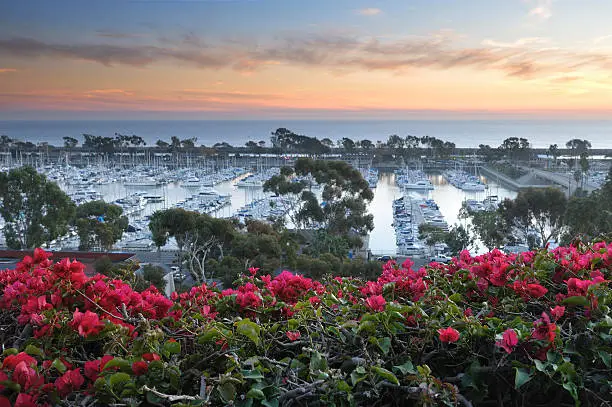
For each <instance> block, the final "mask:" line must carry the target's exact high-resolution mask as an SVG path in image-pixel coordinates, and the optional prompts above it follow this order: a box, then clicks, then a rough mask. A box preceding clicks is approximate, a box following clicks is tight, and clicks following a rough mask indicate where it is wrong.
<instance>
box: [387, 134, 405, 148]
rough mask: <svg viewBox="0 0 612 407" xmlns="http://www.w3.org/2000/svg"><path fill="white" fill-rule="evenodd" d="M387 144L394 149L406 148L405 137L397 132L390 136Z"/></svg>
mask: <svg viewBox="0 0 612 407" xmlns="http://www.w3.org/2000/svg"><path fill="white" fill-rule="evenodd" d="M387 146H388V147H389V148H391V149H394V150H402V149H403V148H404V139H403V138H401V137H400V136H398V135H397V134H393V135H391V136H389V139H388V140H387Z"/></svg>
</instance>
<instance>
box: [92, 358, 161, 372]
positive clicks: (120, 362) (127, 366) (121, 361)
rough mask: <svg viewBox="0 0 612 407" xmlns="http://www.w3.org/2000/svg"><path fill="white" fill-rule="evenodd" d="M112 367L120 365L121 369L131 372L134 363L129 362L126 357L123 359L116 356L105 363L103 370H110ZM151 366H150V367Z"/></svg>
mask: <svg viewBox="0 0 612 407" xmlns="http://www.w3.org/2000/svg"><path fill="white" fill-rule="evenodd" d="M112 367H118V368H119V369H120V370H122V371H125V372H131V371H132V364H131V363H130V362H128V361H127V360H125V359H121V358H114V359H111V360H109V361H108V362H107V363H106V364H105V365H104V369H102V370H108V369H110V368H112ZM150 367H151V366H149V368H150Z"/></svg>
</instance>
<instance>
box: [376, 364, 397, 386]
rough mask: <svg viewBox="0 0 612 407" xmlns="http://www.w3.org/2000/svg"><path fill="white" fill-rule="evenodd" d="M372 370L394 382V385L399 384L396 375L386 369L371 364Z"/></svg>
mask: <svg viewBox="0 0 612 407" xmlns="http://www.w3.org/2000/svg"><path fill="white" fill-rule="evenodd" d="M372 370H373V371H374V373H376V374H377V375H378V376H380V377H381V378H383V379H385V380H387V381H388V382H391V383H393V384H395V385H396V386H399V380H398V379H397V377H396V376H395V375H394V374H393V373H391V372H390V371H388V370H387V369H385V368H382V367H378V366H373V367H372Z"/></svg>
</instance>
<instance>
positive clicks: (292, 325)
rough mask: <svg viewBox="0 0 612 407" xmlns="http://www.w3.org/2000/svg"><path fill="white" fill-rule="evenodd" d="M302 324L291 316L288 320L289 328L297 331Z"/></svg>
mask: <svg viewBox="0 0 612 407" xmlns="http://www.w3.org/2000/svg"><path fill="white" fill-rule="evenodd" d="M299 326H300V323H299V322H298V320H297V319H294V318H291V319H290V320H288V321H287V330H289V331H295V330H296V329H297V328H298V327H299Z"/></svg>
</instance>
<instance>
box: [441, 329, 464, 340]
mask: <svg viewBox="0 0 612 407" xmlns="http://www.w3.org/2000/svg"><path fill="white" fill-rule="evenodd" d="M438 334H439V335H440V340H441V341H442V342H444V343H453V342H457V341H458V340H459V336H460V335H459V331H457V330H456V329H455V328H452V327H450V326H449V327H448V328H440V329H438Z"/></svg>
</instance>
